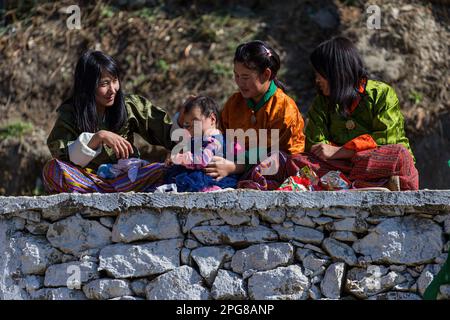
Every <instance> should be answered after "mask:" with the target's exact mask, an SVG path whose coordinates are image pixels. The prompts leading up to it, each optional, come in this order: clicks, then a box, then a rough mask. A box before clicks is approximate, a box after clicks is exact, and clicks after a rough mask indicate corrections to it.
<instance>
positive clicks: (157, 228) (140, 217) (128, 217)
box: [112, 209, 182, 243]
mask: <svg viewBox="0 0 450 320" xmlns="http://www.w3.org/2000/svg"><path fill="white" fill-rule="evenodd" d="M181 236H182V234H181V231H180V225H179V223H178V219H177V214H176V212H174V211H170V210H162V212H158V211H156V210H145V209H139V210H133V211H129V212H126V213H123V214H121V215H120V216H119V217H118V218H117V220H116V223H115V224H114V227H113V230H112V241H114V242H125V243H129V242H133V241H138V240H164V239H174V238H179V237H181Z"/></svg>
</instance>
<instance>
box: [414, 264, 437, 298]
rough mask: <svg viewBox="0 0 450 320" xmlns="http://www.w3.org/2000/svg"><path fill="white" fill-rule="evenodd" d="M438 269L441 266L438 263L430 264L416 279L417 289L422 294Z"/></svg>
mask: <svg viewBox="0 0 450 320" xmlns="http://www.w3.org/2000/svg"><path fill="white" fill-rule="evenodd" d="M440 269H441V267H440V266H439V265H438V264H430V265H427V266H426V268H424V270H423V271H422V273H421V275H420V277H419V279H417V289H418V290H419V293H420V294H421V295H422V296H423V294H424V293H425V290H426V289H427V287H428V286H429V285H430V283H431V281H433V279H434V277H435V276H436V275H437V274H438V272H439V271H440Z"/></svg>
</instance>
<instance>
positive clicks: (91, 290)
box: [83, 279, 133, 300]
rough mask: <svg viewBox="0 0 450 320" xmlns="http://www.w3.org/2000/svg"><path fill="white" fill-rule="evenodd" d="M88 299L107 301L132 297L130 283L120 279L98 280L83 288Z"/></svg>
mask: <svg viewBox="0 0 450 320" xmlns="http://www.w3.org/2000/svg"><path fill="white" fill-rule="evenodd" d="M83 292H84V294H85V295H86V297H87V298H88V299H93V300H107V299H112V298H116V297H122V296H131V295H132V294H133V293H132V292H131V289H130V283H129V282H128V281H126V280H118V279H98V280H94V281H91V282H89V283H88V284H86V285H84V286H83Z"/></svg>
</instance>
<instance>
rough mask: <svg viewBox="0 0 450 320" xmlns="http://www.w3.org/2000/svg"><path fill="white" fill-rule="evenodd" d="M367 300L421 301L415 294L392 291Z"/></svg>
mask: <svg viewBox="0 0 450 320" xmlns="http://www.w3.org/2000/svg"><path fill="white" fill-rule="evenodd" d="M368 300H422V298H421V297H420V296H418V295H417V294H415V293H410V292H395V291H392V292H386V293H380V294H377V295H374V296H371V297H369V299H368Z"/></svg>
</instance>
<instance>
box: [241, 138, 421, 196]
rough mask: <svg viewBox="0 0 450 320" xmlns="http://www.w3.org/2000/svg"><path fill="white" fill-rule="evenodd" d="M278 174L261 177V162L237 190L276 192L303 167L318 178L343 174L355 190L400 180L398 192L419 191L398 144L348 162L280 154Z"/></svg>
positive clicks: (409, 161) (414, 171)
mask: <svg viewBox="0 0 450 320" xmlns="http://www.w3.org/2000/svg"><path fill="white" fill-rule="evenodd" d="M279 159H280V160H279V165H280V167H279V171H278V173H277V174H275V175H272V176H264V175H262V174H261V168H262V167H264V166H265V165H266V162H267V161H268V160H264V161H262V162H261V163H260V164H259V165H256V166H254V167H253V168H252V169H251V170H250V171H249V172H247V173H246V174H245V175H244V176H243V178H242V179H241V181H239V183H238V187H239V188H250V189H256V190H275V189H277V188H278V187H279V186H280V185H281V183H283V181H284V180H285V179H287V178H288V177H289V176H295V175H296V174H297V172H298V171H299V170H300V169H301V168H303V167H304V166H310V167H311V169H312V170H314V172H316V173H317V175H318V176H319V177H322V176H323V175H325V174H326V173H327V172H329V171H334V170H339V171H341V172H343V173H344V174H345V175H346V176H347V177H348V178H349V180H350V181H352V182H353V187H354V188H365V187H382V186H385V185H386V183H387V182H388V180H389V178H390V177H392V176H399V178H400V189H401V190H418V188H419V173H418V171H417V169H416V167H415V166H414V160H413V157H412V156H411V154H410V153H409V151H408V149H406V148H405V147H404V146H403V145H400V144H392V145H384V146H380V147H378V148H376V149H370V150H365V151H360V152H357V153H356V154H355V155H354V156H353V157H352V159H350V160H328V161H324V160H321V159H319V158H317V157H316V156H314V155H313V154H312V153H307V152H305V153H301V154H295V155H290V156H288V158H287V159H286V155H285V154H283V153H280V158H279Z"/></svg>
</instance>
